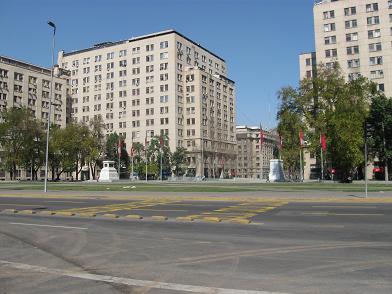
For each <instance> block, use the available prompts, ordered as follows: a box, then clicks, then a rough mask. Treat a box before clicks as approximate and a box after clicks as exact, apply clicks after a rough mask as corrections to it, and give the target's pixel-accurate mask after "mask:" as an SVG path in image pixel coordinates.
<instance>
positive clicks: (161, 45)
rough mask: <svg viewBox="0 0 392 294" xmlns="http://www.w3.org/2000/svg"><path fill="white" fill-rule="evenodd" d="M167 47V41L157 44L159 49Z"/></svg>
mask: <svg viewBox="0 0 392 294" xmlns="http://www.w3.org/2000/svg"><path fill="white" fill-rule="evenodd" d="M167 47H169V42H168V41H163V42H161V43H160V44H159V48H161V49H165V48H167Z"/></svg>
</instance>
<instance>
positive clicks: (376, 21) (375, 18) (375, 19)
mask: <svg viewBox="0 0 392 294" xmlns="http://www.w3.org/2000/svg"><path fill="white" fill-rule="evenodd" d="M367 24H368V25H369V26H371V25H376V24H380V17H379V16H371V17H368V18H367Z"/></svg>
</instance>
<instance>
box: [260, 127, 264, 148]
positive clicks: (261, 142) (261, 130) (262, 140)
mask: <svg viewBox="0 0 392 294" xmlns="http://www.w3.org/2000/svg"><path fill="white" fill-rule="evenodd" d="M263 143H264V131H263V129H262V128H261V124H260V146H261V145H263Z"/></svg>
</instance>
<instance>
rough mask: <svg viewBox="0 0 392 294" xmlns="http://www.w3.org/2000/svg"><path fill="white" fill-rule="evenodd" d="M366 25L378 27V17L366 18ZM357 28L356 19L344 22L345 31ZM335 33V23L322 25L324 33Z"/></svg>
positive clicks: (391, 15)
mask: <svg viewBox="0 0 392 294" xmlns="http://www.w3.org/2000/svg"><path fill="white" fill-rule="evenodd" d="M389 22H392V14H389ZM366 23H367V25H368V26H372V25H379V24H380V23H381V20H380V17H379V16H378V15H376V16H370V17H367V18H366ZM357 27H358V20H357V19H351V20H346V21H345V22H344V28H345V29H355V28H357ZM334 31H336V23H334V22H332V23H326V24H324V32H325V33H328V32H334Z"/></svg>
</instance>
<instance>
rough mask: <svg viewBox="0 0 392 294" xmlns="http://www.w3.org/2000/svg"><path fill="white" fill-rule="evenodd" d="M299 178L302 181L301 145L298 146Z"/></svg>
mask: <svg viewBox="0 0 392 294" xmlns="http://www.w3.org/2000/svg"><path fill="white" fill-rule="evenodd" d="M299 173H300V175H299V180H300V182H302V181H303V179H302V177H303V172H302V146H299Z"/></svg>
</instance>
